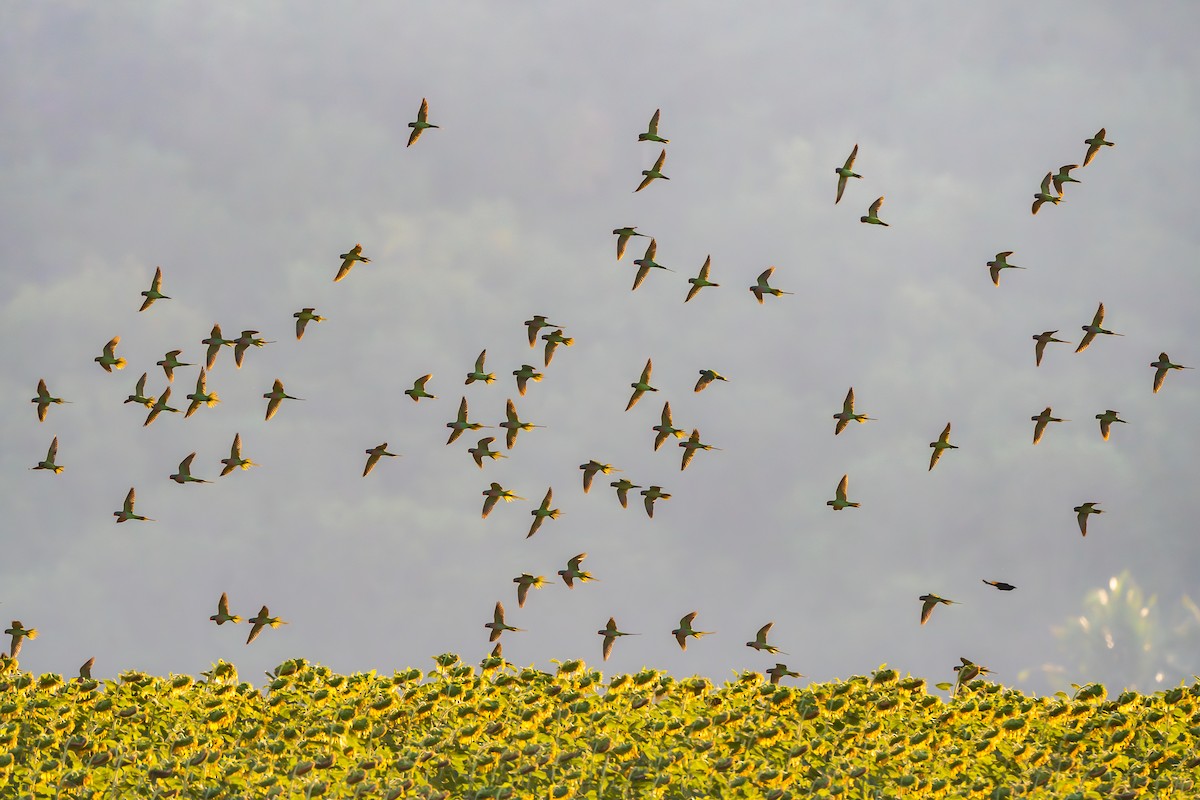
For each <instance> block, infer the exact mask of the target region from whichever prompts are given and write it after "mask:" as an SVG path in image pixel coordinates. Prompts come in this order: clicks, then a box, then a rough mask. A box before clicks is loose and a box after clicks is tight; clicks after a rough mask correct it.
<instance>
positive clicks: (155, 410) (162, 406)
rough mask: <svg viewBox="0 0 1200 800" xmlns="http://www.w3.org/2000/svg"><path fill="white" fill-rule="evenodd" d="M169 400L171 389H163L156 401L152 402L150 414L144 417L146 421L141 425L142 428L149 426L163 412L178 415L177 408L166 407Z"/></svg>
mask: <svg viewBox="0 0 1200 800" xmlns="http://www.w3.org/2000/svg"><path fill="white" fill-rule="evenodd" d="M170 399H171V387H170V386H168V387H167V388H165V389H163V393H162V394H160V395H159V396H158V399H157V400H155V401H154V405H152V406H150V413H149V414H147V415H146V421H145V422H143V423H142V427H143V428H144V427H146V426H147V425H149V424H150V423H151V422H154V420H156V419H158V415H159V414H161V413H162V412H164V411H168V412H170V413H172V414H178V413H179V409H178V408H171V407H170V406H169V405H167V402H168V401H169V400H170Z"/></svg>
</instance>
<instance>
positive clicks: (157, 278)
mask: <svg viewBox="0 0 1200 800" xmlns="http://www.w3.org/2000/svg"><path fill="white" fill-rule="evenodd" d="M142 297H144V298H146V299H145V300H143V301H142V307H141V308H139V309H138V311H139V312H141V311H145V310H146V309H147V308H149V307H150V306H152V305H154V301H155V300H170V299H171V298H169V297H167V296H166V295H165V294H163V293H162V267H155V268H154V279H153V280H151V281H150V288H149V289H147V290H146V291H144V292H142Z"/></svg>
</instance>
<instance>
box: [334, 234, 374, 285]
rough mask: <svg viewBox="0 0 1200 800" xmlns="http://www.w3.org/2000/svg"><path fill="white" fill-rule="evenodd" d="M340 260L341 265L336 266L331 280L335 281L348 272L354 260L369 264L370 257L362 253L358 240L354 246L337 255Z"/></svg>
mask: <svg viewBox="0 0 1200 800" xmlns="http://www.w3.org/2000/svg"><path fill="white" fill-rule="evenodd" d="M338 258H340V259H341V260H342V265H341V266H340V267H338V271H337V275H334V276H333V282H334V283H337V282H338V281H340V280H341V279H342V278H344V277H346V275H348V274H349V272H350V270H351V268H352V267H353V266H354V262H355V261H361V262H362V263H364V264H370V263H371V259H369V258H367V257H366V256H364V255H363V254H362V245H361V244H359V243H358V242H355V243H354V247H351V248H350V252H348V253H342V254H341V255H339V256H338Z"/></svg>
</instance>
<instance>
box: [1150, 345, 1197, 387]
mask: <svg viewBox="0 0 1200 800" xmlns="http://www.w3.org/2000/svg"><path fill="white" fill-rule="evenodd" d="M1150 366H1152V367H1154V393H1155V394H1158V390H1159V389H1161V388H1162V385H1163V381H1164V380H1166V377H1167V371H1168V370H1172V369H1192V367H1185V366H1183V365H1182V364H1172V363H1171V358H1170V356H1168V355H1167V354H1166V353H1159V354H1158V361H1151V362H1150Z"/></svg>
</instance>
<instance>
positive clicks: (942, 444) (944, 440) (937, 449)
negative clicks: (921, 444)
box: [929, 422, 958, 470]
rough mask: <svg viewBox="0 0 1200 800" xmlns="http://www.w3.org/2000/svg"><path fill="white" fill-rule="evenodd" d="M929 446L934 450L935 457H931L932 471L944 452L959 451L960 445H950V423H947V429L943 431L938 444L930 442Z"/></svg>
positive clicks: (930, 465)
mask: <svg viewBox="0 0 1200 800" xmlns="http://www.w3.org/2000/svg"><path fill="white" fill-rule="evenodd" d="M929 446H930V447H932V448H933V455H931V456H930V457H929V469H930V470H932V469H933V468H934V466H935V465H936V464H937V462H938V459H939V458H941V457H942V451H944V450H957V449H958V445H956V444H950V423H949V422H947V423H946V428H945V430H943V431H942V435H941V436H939V437H938V439H937V441H936V442H930V443H929Z"/></svg>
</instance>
